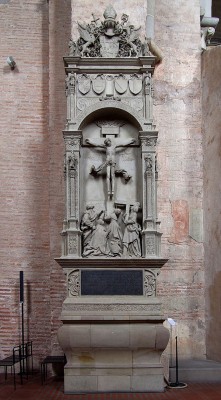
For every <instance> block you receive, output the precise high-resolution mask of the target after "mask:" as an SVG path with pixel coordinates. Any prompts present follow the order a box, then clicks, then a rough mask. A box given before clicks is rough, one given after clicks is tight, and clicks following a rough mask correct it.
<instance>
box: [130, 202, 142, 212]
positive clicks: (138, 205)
mask: <svg viewBox="0 0 221 400" xmlns="http://www.w3.org/2000/svg"><path fill="white" fill-rule="evenodd" d="M139 208H140V203H139V202H136V203H134V205H133V206H132V207H131V211H135V212H138V210H139Z"/></svg>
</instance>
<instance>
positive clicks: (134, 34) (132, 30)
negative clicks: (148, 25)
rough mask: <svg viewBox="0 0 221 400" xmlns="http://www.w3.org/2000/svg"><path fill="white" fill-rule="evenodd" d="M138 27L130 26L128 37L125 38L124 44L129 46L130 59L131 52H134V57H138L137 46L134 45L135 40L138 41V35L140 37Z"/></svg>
mask: <svg viewBox="0 0 221 400" xmlns="http://www.w3.org/2000/svg"><path fill="white" fill-rule="evenodd" d="M140 29H141V28H140V27H139V28H134V26H133V25H131V26H130V35H129V37H126V42H127V44H129V46H130V48H131V49H130V57H131V53H132V51H134V53H135V56H137V55H138V49H137V45H136V44H135V43H134V42H135V41H136V40H137V39H139V35H140Z"/></svg>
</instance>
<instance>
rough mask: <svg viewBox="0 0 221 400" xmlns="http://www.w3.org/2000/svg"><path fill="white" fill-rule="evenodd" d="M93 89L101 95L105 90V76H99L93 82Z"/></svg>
mask: <svg viewBox="0 0 221 400" xmlns="http://www.w3.org/2000/svg"><path fill="white" fill-rule="evenodd" d="M92 87H93V90H94V92H95V93H97V94H101V93H103V91H104V89H105V78H104V76H103V75H97V76H96V78H95V79H93V81H92Z"/></svg>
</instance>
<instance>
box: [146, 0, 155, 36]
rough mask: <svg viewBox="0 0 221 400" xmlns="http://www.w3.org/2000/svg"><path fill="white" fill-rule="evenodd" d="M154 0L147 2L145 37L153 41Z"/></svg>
mask: <svg viewBox="0 0 221 400" xmlns="http://www.w3.org/2000/svg"><path fill="white" fill-rule="evenodd" d="M154 15H155V0H147V19H146V37H147V38H148V39H154Z"/></svg>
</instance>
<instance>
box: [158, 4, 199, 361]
mask: <svg viewBox="0 0 221 400" xmlns="http://www.w3.org/2000/svg"><path fill="white" fill-rule="evenodd" d="M199 15H200V12H199V4H198V1H186V2H182V1H179V0H177V1H173V2H172V1H169V2H168V1H160V2H156V10H155V41H156V43H157V45H158V46H159V47H160V49H161V50H162V52H163V54H164V59H163V62H162V63H161V64H160V65H159V66H158V67H157V68H156V71H155V107H154V115H155V122H156V126H157V129H158V130H159V139H158V164H159V185H158V210H159V219H160V220H161V231H162V232H163V237H162V244H163V245H162V255H163V256H165V257H168V258H169V261H168V263H167V265H166V266H165V267H164V268H163V270H162V271H161V274H160V276H159V284H158V291H159V294H160V295H161V297H162V301H163V304H164V310H165V315H166V316H168V317H172V318H173V319H175V320H176V321H177V326H176V327H175V328H173V330H174V332H173V344H174V338H175V335H178V341H179V353H180V357H184V358H189V357H197V358H204V357H205V320H204V306H205V303H204V266H203V243H202V240H203V221H202V215H203V213H202V207H203V170H202V167H203V152H202V133H201V75H200V71H201V53H200V23H199Z"/></svg>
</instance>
